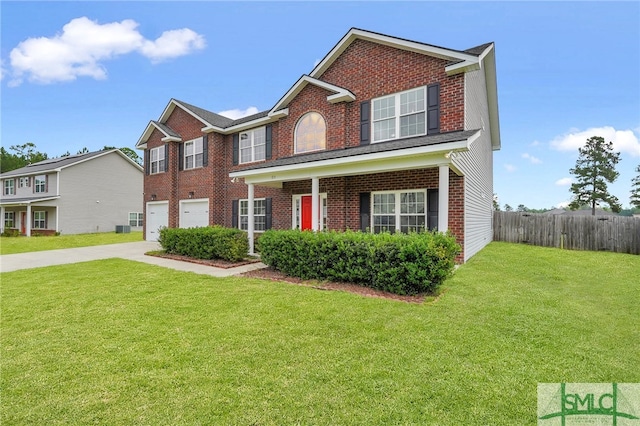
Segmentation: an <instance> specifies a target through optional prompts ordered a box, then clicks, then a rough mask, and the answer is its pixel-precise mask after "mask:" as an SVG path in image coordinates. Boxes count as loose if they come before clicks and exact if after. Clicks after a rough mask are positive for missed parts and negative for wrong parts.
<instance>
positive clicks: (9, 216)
mask: <svg viewBox="0 0 640 426" xmlns="http://www.w3.org/2000/svg"><path fill="white" fill-rule="evenodd" d="M15 223H16V213H15V212H4V227H5V229H6V228H15Z"/></svg>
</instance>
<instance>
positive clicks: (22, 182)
mask: <svg viewBox="0 0 640 426" xmlns="http://www.w3.org/2000/svg"><path fill="white" fill-rule="evenodd" d="M29 185H31V178H30V177H29V176H23V177H21V178H20V188H25V187H29Z"/></svg>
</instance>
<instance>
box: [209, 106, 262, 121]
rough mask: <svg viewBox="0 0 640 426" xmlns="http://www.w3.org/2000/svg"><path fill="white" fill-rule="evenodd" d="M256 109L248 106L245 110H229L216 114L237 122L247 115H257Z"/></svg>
mask: <svg viewBox="0 0 640 426" xmlns="http://www.w3.org/2000/svg"><path fill="white" fill-rule="evenodd" d="M258 112H259V111H258V108H256V107H254V106H250V107H249V108H247V109H237V108H236V109H229V110H226V111H220V112H219V113H218V114H220V115H222V116H225V117H227V118H231V119H233V120H237V119H238V118H242V117H247V116H249V115H253V114H257V113H258Z"/></svg>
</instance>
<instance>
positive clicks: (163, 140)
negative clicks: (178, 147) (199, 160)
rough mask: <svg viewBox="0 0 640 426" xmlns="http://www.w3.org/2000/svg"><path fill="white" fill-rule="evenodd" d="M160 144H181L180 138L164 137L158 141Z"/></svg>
mask: <svg viewBox="0 0 640 426" xmlns="http://www.w3.org/2000/svg"><path fill="white" fill-rule="evenodd" d="M160 140H161V141H162V142H165V143H166V142H182V138H176V137H175V136H165V137H164V138H162V139H160Z"/></svg>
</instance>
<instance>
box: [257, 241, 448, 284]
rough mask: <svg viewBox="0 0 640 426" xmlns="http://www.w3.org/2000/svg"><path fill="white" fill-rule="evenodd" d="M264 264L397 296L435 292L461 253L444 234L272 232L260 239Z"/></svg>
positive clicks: (312, 277)
mask: <svg viewBox="0 0 640 426" xmlns="http://www.w3.org/2000/svg"><path fill="white" fill-rule="evenodd" d="M260 253H261V258H262V261H263V262H264V263H265V264H267V265H269V266H271V267H273V268H274V269H277V270H279V271H281V272H284V273H285V274H287V275H291V276H295V277H299V278H302V279H318V280H331V281H343V282H350V283H354V284H360V285H363V286H367V287H371V288H375V289H378V290H384V291H388V292H392V293H396V294H419V293H429V292H435V290H436V289H437V288H438V286H439V285H440V284H441V283H442V282H443V281H444V280H445V279H446V278H447V277H448V276H449V275H450V274H451V272H452V271H453V267H454V266H455V262H454V259H455V257H456V256H457V255H458V254H459V253H460V246H459V245H458V244H457V243H456V242H455V238H454V237H453V236H451V235H448V234H441V233H431V232H423V233H411V234H402V233H396V234H389V233H383V234H368V233H362V232H353V231H346V232H336V231H329V232H310V231H299V230H291V231H274V230H269V231H267V232H265V233H264V234H262V236H261V237H260Z"/></svg>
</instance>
